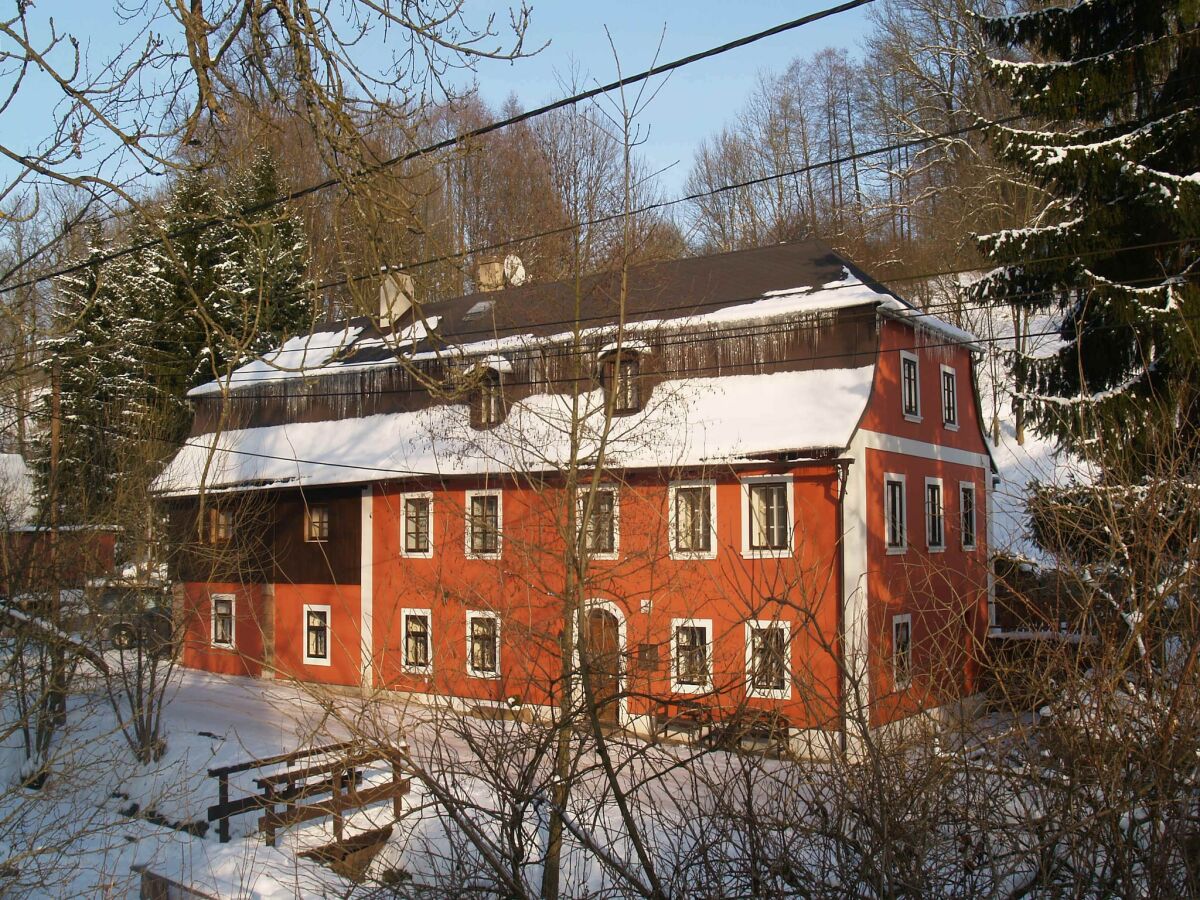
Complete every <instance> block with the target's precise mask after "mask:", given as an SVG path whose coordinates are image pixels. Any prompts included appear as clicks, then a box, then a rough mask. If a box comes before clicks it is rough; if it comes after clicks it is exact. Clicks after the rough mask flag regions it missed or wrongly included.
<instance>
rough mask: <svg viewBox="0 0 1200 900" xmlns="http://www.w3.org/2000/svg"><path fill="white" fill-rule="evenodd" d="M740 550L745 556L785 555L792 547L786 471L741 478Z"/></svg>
mask: <svg viewBox="0 0 1200 900" xmlns="http://www.w3.org/2000/svg"><path fill="white" fill-rule="evenodd" d="M742 493H743V497H744V503H743V513H744V515H743V517H742V521H743V523H744V524H743V526H742V552H743V554H744V555H745V556H787V555H788V553H790V552H791V549H792V516H791V493H792V478H791V476H790V475H787V476H778V475H767V476H752V477H749V478H744V479H742Z"/></svg>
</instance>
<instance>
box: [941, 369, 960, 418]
mask: <svg viewBox="0 0 1200 900" xmlns="http://www.w3.org/2000/svg"><path fill="white" fill-rule="evenodd" d="M940 371H941V374H940V375H939V377H938V393H939V394H941V398H942V427H943V428H945V429H946V430H947V431H958V370H957V369H955V368H954V366H947V365H945V364H942V366H941V369H940ZM947 375H949V376H950V380H951V382H952V383H953V385H954V406H953V408H947V407H946V376H947ZM949 413H953V415H954V419H953V421H951V419H950V416H949V415H948V414H949Z"/></svg>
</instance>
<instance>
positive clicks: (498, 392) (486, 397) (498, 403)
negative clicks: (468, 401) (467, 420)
mask: <svg viewBox="0 0 1200 900" xmlns="http://www.w3.org/2000/svg"><path fill="white" fill-rule="evenodd" d="M473 412H474V419H475V421H474V422H473V423H472V424H474V425H475V427H476V428H491V427H492V426H494V425H499V424H500V423H501V422H503V421H504V388H503V386H502V385H501V384H500V373H499V372H497V371H496V370H495V369H488V370H487V371H486V372H484V373H483V377H482V378H481V379H480V382H479V392H478V393H477V394H476V397H475V404H474V410H473Z"/></svg>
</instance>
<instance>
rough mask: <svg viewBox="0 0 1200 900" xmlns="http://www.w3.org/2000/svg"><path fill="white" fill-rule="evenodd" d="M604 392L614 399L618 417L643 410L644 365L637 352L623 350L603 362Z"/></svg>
mask: <svg viewBox="0 0 1200 900" xmlns="http://www.w3.org/2000/svg"><path fill="white" fill-rule="evenodd" d="M603 366H604V369H603V382H604V390H605V392H607V393H608V394H609V395H610V396H611V397H612V405H613V407H612V409H613V413H615V414H616V415H625V414H627V413H634V412H637V411H638V410H640V409H641V408H642V364H641V356H640V355H639V354H638V353H637V352H633V351H627V350H622V351H621V352H620V353H615V352H614V353H610V354H609V355H608V356H606V357H604V362H603Z"/></svg>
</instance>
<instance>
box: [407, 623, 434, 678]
mask: <svg viewBox="0 0 1200 900" xmlns="http://www.w3.org/2000/svg"><path fill="white" fill-rule="evenodd" d="M432 620H433V616H432V614H431V612H430V611H429V610H428V609H403V610H401V611H400V628H401V631H402V634H401V635H400V640H401V642H402V644H403V648H404V656H403V665H404V671H405V672H410V673H412V674H415V675H429V674H431V673H432V672H433V655H432V650H431V645H430V635H429V631H430V628H429V623H430V622H431V621H432Z"/></svg>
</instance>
